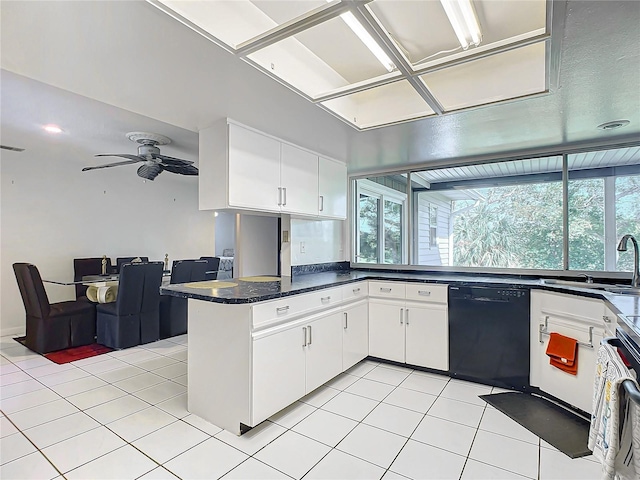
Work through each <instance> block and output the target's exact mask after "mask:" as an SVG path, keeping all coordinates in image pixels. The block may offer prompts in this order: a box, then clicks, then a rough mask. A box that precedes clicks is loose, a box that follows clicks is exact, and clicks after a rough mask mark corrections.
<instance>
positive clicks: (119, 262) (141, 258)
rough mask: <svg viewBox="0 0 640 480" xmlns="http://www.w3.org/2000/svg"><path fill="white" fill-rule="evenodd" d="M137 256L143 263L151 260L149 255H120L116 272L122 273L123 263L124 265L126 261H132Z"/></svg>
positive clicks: (117, 259)
mask: <svg viewBox="0 0 640 480" xmlns="http://www.w3.org/2000/svg"><path fill="white" fill-rule="evenodd" d="M136 258H139V259H140V260H142V263H148V262H149V257H118V258H116V272H115V273H120V268H121V267H122V265H124V264H125V263H131V262H132V261H133V260H135V259H136Z"/></svg>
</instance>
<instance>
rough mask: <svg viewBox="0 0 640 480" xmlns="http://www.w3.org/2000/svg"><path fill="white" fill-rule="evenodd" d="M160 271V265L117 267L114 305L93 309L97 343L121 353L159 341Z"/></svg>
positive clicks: (126, 265) (109, 304) (125, 265)
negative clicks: (116, 292)
mask: <svg viewBox="0 0 640 480" xmlns="http://www.w3.org/2000/svg"><path fill="white" fill-rule="evenodd" d="M162 268H163V263H162V262H150V263H125V264H123V265H122V266H121V267H120V277H119V278H118V297H117V299H116V301H115V302H113V303H104V304H98V305H97V306H96V311H97V322H96V323H97V333H98V343H100V344H102V345H106V346H107V347H111V348H116V349H121V348H129V347H133V346H135V345H141V344H145V343H149V342H154V341H156V340H158V339H159V338H160V284H161V283H162Z"/></svg>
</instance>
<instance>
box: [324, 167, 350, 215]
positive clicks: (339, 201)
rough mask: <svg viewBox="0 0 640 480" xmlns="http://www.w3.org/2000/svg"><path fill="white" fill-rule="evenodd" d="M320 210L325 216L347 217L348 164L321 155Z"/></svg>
mask: <svg viewBox="0 0 640 480" xmlns="http://www.w3.org/2000/svg"><path fill="white" fill-rule="evenodd" d="M318 160H319V162H318V193H319V197H318V200H319V204H318V212H319V214H320V216H321V217H324V218H339V219H343V218H347V166H346V165H345V164H344V163H340V162H336V161H335V160H331V159H329V158H324V157H319V159H318Z"/></svg>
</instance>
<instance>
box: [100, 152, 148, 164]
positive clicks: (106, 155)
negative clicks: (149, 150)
mask: <svg viewBox="0 0 640 480" xmlns="http://www.w3.org/2000/svg"><path fill="white" fill-rule="evenodd" d="M94 157H122V158H128V159H129V160H133V161H135V162H144V161H145V159H144V158H142V157H139V156H138V155H131V154H129V153H97V154H95V155H94Z"/></svg>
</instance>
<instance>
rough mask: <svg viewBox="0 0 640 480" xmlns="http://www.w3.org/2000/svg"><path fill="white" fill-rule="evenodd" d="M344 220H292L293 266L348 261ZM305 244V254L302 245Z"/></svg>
mask: <svg viewBox="0 0 640 480" xmlns="http://www.w3.org/2000/svg"><path fill="white" fill-rule="evenodd" d="M345 229H346V222H345V221H344V220H300V219H293V218H292V219H291V265H309V264H313V263H328V262H342V261H344V260H346V259H347V257H346V256H347V250H346V248H345V245H346V243H345V238H346V237H345ZM302 243H304V253H303V252H302V251H301V250H302V249H301V244H302Z"/></svg>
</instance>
